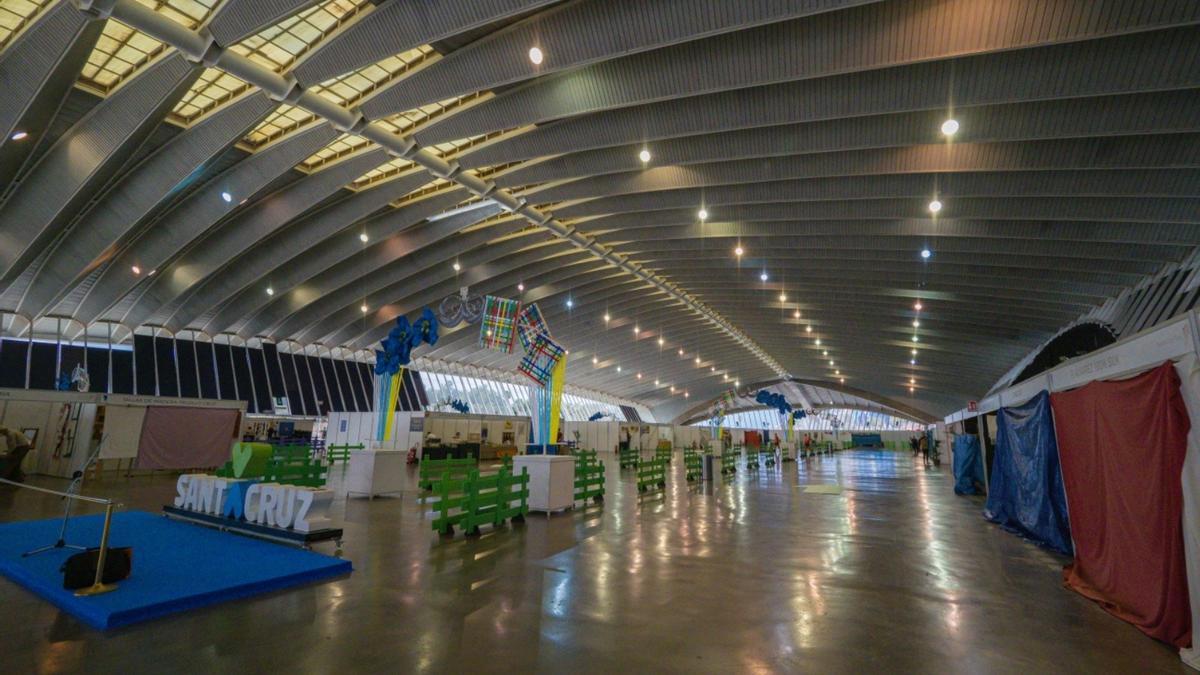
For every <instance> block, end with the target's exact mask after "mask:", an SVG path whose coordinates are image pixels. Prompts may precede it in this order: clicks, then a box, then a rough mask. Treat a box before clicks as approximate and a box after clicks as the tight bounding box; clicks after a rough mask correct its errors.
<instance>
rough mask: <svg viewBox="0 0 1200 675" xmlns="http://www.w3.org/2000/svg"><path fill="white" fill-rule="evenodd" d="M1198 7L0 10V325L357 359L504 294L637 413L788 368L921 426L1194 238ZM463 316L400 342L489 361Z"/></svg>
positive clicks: (184, 3) (590, 5)
mask: <svg viewBox="0 0 1200 675" xmlns="http://www.w3.org/2000/svg"><path fill="white" fill-rule="evenodd" d="M1198 24H1200V3H1195V2H1192V1H1190V0H1160V1H1158V2H1145V1H1144V0H1045V1H1043V2H1036V3H1031V2H1025V1H1023V0H888V1H883V2H880V1H871V0H736V1H734V0H656V1H655V2H644V1H641V0H567V1H565V2H554V1H550V0H379V1H377V2H369V1H367V0H329V1H326V2H314V1H312V0H223V1H222V0H90V1H81V2H69V1H67V0H0V50H2V51H0V92H3V95H2V96H0V134H3V135H2V136H0V312H5V313H8V314H9V316H10V318H9V320H8V321H9V323H8V325H9V326H10V327H11V326H15V325H16V324H15V323H14V322H13V319H12V318H11V317H12V315H17V316H20V317H23V318H24V319H25V320H26V322H28V321H29V320H33V321H34V322H35V327H36V325H37V323H36V322H37V320H38V318H39V317H69V318H71V319H72V320H73V321H74V322H77V323H73V324H72V325H76V326H98V325H103V324H101V323H97V322H116V323H118V324H120V325H121V326H123V327H124V330H125V331H126V332H128V331H129V330H132V329H134V328H137V327H138V326H162V327H164V328H165V329H167V330H170V331H172V332H178V331H181V330H195V331H202V332H203V333H205V334H207V335H217V334H224V333H232V334H236V335H237V336H239V337H241V338H243V339H249V338H255V337H258V338H262V339H269V340H275V341H285V340H291V341H296V342H299V343H302V344H312V343H321V344H325V345H330V346H345V347H349V348H351V349H362V348H367V347H370V346H371V345H372V343H374V342H375V341H377V340H378V339H379V338H380V337H381V336H382V335H383V334H384V333H385V332H386V331H387V329H388V326H389V324H390V323H391V321H392V320H393V319H394V318H395V317H396V316H397V315H398V314H401V313H406V314H411V313H414V312H416V311H418V310H420V309H421V308H422V307H425V306H437V305H438V303H440V302H441V300H442V299H443V298H445V297H447V296H449V295H453V294H456V293H457V292H458V289H459V288H460V287H462V286H469V287H470V289H471V291H472V292H477V293H481V294H488V293H492V294H497V295H503V296H511V297H520V298H521V299H523V300H525V301H527V302H538V303H539V305H540V306H541V308H542V310H543V312H544V313H545V314H546V315H547V319H548V320H549V322H550V324H551V326H552V329H553V331H554V333H555V336H556V337H557V338H559V339H561V341H562V342H564V343H565V344H566V345H567V347H568V348H569V349H570V365H569V368H568V379H569V380H570V381H572V382H574V383H576V384H579V385H581V386H585V387H588V388H591V389H596V390H600V391H604V392H609V393H612V394H614V395H618V396H622V397H626V398H630V399H634V400H638V401H640V402H642V403H645V404H646V405H648V406H650V407H652V408H656V409H658V410H661V411H664V412H665V413H666V416H668V417H669V416H672V415H675V414H677V413H681V412H683V411H685V410H686V409H689V408H693V407H694V406H695V405H696V404H698V403H699V402H701V401H704V400H706V399H708V398H712V397H714V396H716V395H717V394H718V393H719V392H720V391H722V390H723V389H725V388H728V387H729V386H731V384H732V383H734V382H735V381H736V382H738V383H740V384H749V383H753V382H762V381H775V380H778V379H779V378H787V377H791V378H795V379H797V380H800V381H803V382H805V383H809V385H811V386H813V387H823V388H825V389H828V390H832V391H839V390H840V391H843V392H845V395H846V396H848V397H855V399H854V400H859V399H861V400H865V401H875V402H880V403H882V404H884V405H886V406H888V407H890V408H891V409H895V410H901V411H908V412H909V413H910V414H914V415H918V416H919V415H921V414H929V415H937V414H941V413H945V412H947V411H949V410H953V409H957V408H959V407H962V405H963V403H964V401H965V400H966V399H967V398H970V397H972V396H973V395H977V394H979V393H981V392H983V391H986V390H987V388H988V387H989V386H990V385H991V384H992V383H993V382H994V381H995V380H996V378H997V377H999V376H1000V375H1001V374H1003V373H1004V371H1005V370H1007V369H1008V368H1009V367H1010V366H1012V365H1013V364H1014V363H1016V362H1017V361H1018V360H1019V359H1020V358H1021V357H1022V356H1024V355H1025V354H1026V353H1027V352H1028V351H1029V350H1030V349H1032V348H1034V347H1035V346H1036V345H1038V344H1039V343H1041V342H1043V341H1044V340H1045V339H1046V338H1048V337H1049V336H1050V335H1052V334H1053V333H1054V332H1055V331H1056V330H1057V329H1058V328H1060V327H1062V326H1064V325H1066V324H1068V323H1070V322H1071V321H1072V320H1073V319H1074V318H1076V317H1077V316H1079V315H1080V314H1081V313H1083V312H1084V311H1086V310H1087V309H1089V308H1090V307H1092V306H1094V305H1096V304H1099V303H1100V302H1102V301H1103V300H1104V299H1105V298H1107V297H1110V296H1112V295H1114V294H1115V293H1117V292H1118V291H1120V290H1121V289H1123V288H1125V287H1128V286H1130V285H1132V284H1135V283H1137V282H1138V281H1139V280H1141V279H1143V278H1144V277H1145V276H1146V275H1148V274H1152V273H1154V272H1156V271H1157V270H1158V269H1160V268H1161V267H1162V266H1163V265H1164V264H1165V263H1169V262H1175V261H1179V260H1181V259H1183V258H1184V257H1185V256H1186V255H1187V254H1188V253H1189V252H1190V251H1191V250H1192V249H1194V248H1195V247H1196V246H1197V245H1200V210H1198V206H1200V171H1198V167H1200V133H1198V132H1200V89H1198V88H1197V87H1200V25H1198ZM534 47H536V48H537V49H538V50H539V51H540V56H541V58H540V62H539V63H534V59H533V58H532V56H533V55H532V54H531V49H532V48H534ZM947 119H954V120H956V121H957V122H958V125H959V129H958V131H957V133H956V134H954V135H952V136H946V135H944V134H943V133H942V130H941V128H942V124H943V122H944V121H945V120H947ZM643 152H645V153H646V154H645V155H643ZM647 157H648V159H647ZM934 200H936V201H938V202H939V203H940V204H941V209H940V211H937V212H936V213H934V212H931V209H930V203H931V202H932V201H934ZM702 210H703V211H704V213H705V215H706V217H705V218H701V215H700V214H701V211H702ZM364 239H365V241H364ZM735 249H736V250H740V251H741V254H740V255H738V254H737V253H736V252H735ZM922 251H927V252H928V254H929V255H928V256H927V257H922ZM135 269H136V272H135ZM519 286H520V288H523V289H524V290H518V287H519ZM268 290H269V291H270V292H269V293H268ZM918 304H920V305H921V309H920V311H918V310H917V309H916V306H917V305H918ZM364 307H365V311H364V309H363V308H364ZM605 316H607V317H608V319H607V320H606V319H605ZM477 332H478V331H477V329H475V328H473V327H470V326H460V327H458V328H452V329H448V330H445V331H444V335H443V338H442V341H441V342H439V343H438V345H437V346H436V347H435V348H434V349H432V350H430V351H429V353H428V354H427V356H428V357H429V358H436V359H444V360H447V361H454V362H461V363H467V364H473V365H479V366H488V367H493V368H502V369H511V368H512V367H513V366H514V365H515V362H516V358H515V357H514V356H512V355H507V354H501V353H497V352H489V351H482V350H480V349H479V348H478V347H477V345H476V342H477ZM914 339H915V341H914ZM818 341H819V342H818ZM914 350H915V352H914ZM656 383H657V384H656ZM848 400H849V399H848Z"/></svg>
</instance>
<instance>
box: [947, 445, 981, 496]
mask: <svg viewBox="0 0 1200 675" xmlns="http://www.w3.org/2000/svg"><path fill="white" fill-rule="evenodd" d="M976 483H978V484H979V485H980V486H981V487H982V486H983V484H984V477H983V458H982V457H981V456H980V454H979V437H978V436H976V435H974V434H960V435H958V436H955V437H954V494H959V495H977V494H980V493H981V492H982V491H981V490H980V489H979V488H976V487H975V484H976Z"/></svg>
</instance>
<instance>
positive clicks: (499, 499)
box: [431, 469, 529, 537]
mask: <svg viewBox="0 0 1200 675" xmlns="http://www.w3.org/2000/svg"><path fill="white" fill-rule="evenodd" d="M433 493H434V495H435V496H436V497H437V501H436V502H435V503H434V505H433V513H434V514H435V516H434V519H433V521H432V523H431V527H432V528H433V530H434V531H435V532H438V533H440V534H443V535H451V534H454V527H455V526H456V525H457V526H458V527H459V528H460V529H461V530H462V531H463V532H464V533H466V535H467V536H469V537H470V536H475V535H478V534H479V528H480V527H481V526H484V525H491V526H493V527H499V526H500V525H502V524H504V521H505V520H510V519H511V520H512V521H513V522H521V521H523V520H525V514H527V513H529V504H528V501H529V473H528V471H527V470H524V469H523V470H522V471H521V475H520V476H514V475H512V474H510V473H509V472H508V471H505V470H504V469H500V472H499V473H495V474H489V475H484V476H481V475H480V474H479V471H478V470H475V469H473V470H471V471H470V472H469V473H468V474H467V476H466V478H456V477H454V475H453V474H451V472H450V471H445V472H443V474H442V477H441V478H440V479H438V480H436V481H434V482H433Z"/></svg>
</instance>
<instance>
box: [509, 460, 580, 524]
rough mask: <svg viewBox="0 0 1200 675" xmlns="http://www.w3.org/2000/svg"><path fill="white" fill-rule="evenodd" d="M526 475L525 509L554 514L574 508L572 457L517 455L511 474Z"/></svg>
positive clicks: (548, 515) (573, 461)
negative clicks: (527, 496) (526, 496)
mask: <svg viewBox="0 0 1200 675" xmlns="http://www.w3.org/2000/svg"><path fill="white" fill-rule="evenodd" d="M522 469H524V470H526V471H528V472H529V510H530V511H544V512H546V517H547V518H549V517H550V514H551V513H552V512H555V511H564V510H566V509H569V508H573V507H574V506H575V458H574V457H571V456H570V455H517V456H516V457H513V474H514V475H518V476H519V475H521V470H522Z"/></svg>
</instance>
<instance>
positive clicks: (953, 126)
mask: <svg viewBox="0 0 1200 675" xmlns="http://www.w3.org/2000/svg"><path fill="white" fill-rule="evenodd" d="M956 133H958V120H956V119H954V118H950V119H948V120H946V121H945V122H942V135H944V136H953V135H954V134H956Z"/></svg>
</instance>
